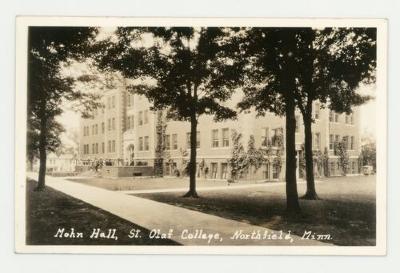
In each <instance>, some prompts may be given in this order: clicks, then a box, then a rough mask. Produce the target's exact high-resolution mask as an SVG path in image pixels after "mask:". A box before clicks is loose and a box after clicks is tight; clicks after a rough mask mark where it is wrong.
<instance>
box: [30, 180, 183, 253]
mask: <svg viewBox="0 0 400 273" xmlns="http://www.w3.org/2000/svg"><path fill="white" fill-rule="evenodd" d="M35 186H36V182H35V181H33V180H29V181H27V189H26V201H27V202H26V204H27V211H26V243H27V244H28V245H177V243H176V242H174V241H171V240H167V239H150V238H149V236H148V235H149V230H147V229H144V228H142V227H140V226H138V225H135V224H132V223H130V222H128V221H126V220H124V219H122V218H119V217H117V216H115V215H113V214H111V213H108V212H106V211H104V210H101V209H99V208H96V207H94V206H92V205H90V204H87V203H85V202H82V201H80V200H78V199H75V198H73V197H70V196H68V195H66V194H64V193H61V192H59V191H56V190H54V189H51V188H48V187H46V188H45V189H44V190H43V191H40V192H34V188H35ZM58 228H65V231H70V229H71V228H74V230H75V232H82V233H83V234H84V236H83V238H55V237H54V235H55V234H56V232H57V230H58ZM95 228H96V229H97V228H100V229H101V230H102V231H105V232H107V231H108V229H116V230H117V233H116V235H117V236H118V240H114V239H106V238H96V239H90V238H89V237H90V235H91V233H92V232H93V229H95ZM131 229H140V230H141V238H129V237H128V235H129V232H130V231H131Z"/></svg>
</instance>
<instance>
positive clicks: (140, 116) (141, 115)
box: [138, 111, 143, 125]
mask: <svg viewBox="0 0 400 273" xmlns="http://www.w3.org/2000/svg"><path fill="white" fill-rule="evenodd" d="M138 123H139V125H143V112H142V111H140V112H139V117H138Z"/></svg>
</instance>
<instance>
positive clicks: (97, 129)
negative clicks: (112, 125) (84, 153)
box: [96, 124, 99, 135]
mask: <svg viewBox="0 0 400 273" xmlns="http://www.w3.org/2000/svg"><path fill="white" fill-rule="evenodd" d="M98 133H99V125H98V124H96V135H97V134H98Z"/></svg>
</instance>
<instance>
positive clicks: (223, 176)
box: [221, 163, 228, 179]
mask: <svg viewBox="0 0 400 273" xmlns="http://www.w3.org/2000/svg"><path fill="white" fill-rule="evenodd" d="M227 177H228V163H221V179H226V178H227Z"/></svg>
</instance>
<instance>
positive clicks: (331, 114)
mask: <svg viewBox="0 0 400 273" xmlns="http://www.w3.org/2000/svg"><path fill="white" fill-rule="evenodd" d="M329 121H330V122H333V111H332V110H330V111H329Z"/></svg>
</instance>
